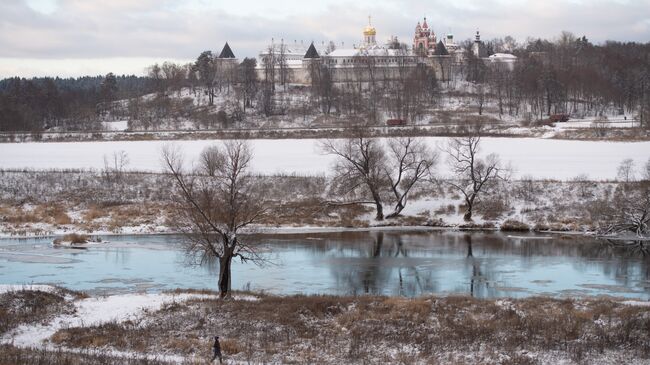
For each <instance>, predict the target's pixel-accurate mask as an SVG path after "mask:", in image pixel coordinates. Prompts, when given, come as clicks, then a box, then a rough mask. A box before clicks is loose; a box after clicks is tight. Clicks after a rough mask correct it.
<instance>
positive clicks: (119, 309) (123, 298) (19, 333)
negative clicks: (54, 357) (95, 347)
mask: <svg viewBox="0 0 650 365" xmlns="http://www.w3.org/2000/svg"><path fill="white" fill-rule="evenodd" d="M16 290H38V291H45V292H50V293H51V292H56V291H57V290H58V289H57V288H55V287H52V286H49V285H0V294H1V293H4V292H8V291H16ZM243 297H244V298H243V299H244V300H256V299H257V298H254V297H252V296H243ZM249 297H250V298H249ZM209 298H212V299H214V298H216V296H214V295H206V294H190V293H182V294H170V293H159V294H121V295H111V296H105V297H90V298H83V299H77V300H75V301H74V306H75V312H74V314H62V315H59V316H57V317H55V318H53V319H52V320H51V321H50V322H48V323H34V324H27V325H21V326H19V327H18V328H15V329H13V330H11V331H9V332H8V333H6V334H4V335H3V336H2V337H0V343H2V344H12V345H14V346H17V347H25V348H48V349H55V348H56V347H55V346H53V345H51V344H49V339H50V337H51V336H52V335H54V334H55V333H56V332H57V331H58V330H60V329H63V328H72V327H88V326H96V325H101V324H103V323H107V322H112V321H115V322H123V321H127V320H133V319H136V318H138V317H141V316H143V315H144V314H145V313H147V312H148V311H155V310H158V309H160V308H162V306H163V305H166V304H170V303H181V302H184V301H187V300H190V299H209ZM251 298H252V299H251ZM68 300H73V299H72V297H69V298H68ZM67 350H74V349H67ZM109 353H110V354H111V355H112V356H116V357H131V358H132V357H134V355H137V354H134V353H130V352H120V351H114V350H113V351H109ZM140 357H142V356H140ZM144 357H147V358H149V357H151V359H157V360H165V361H169V362H182V361H183V360H185V359H184V358H183V357H179V356H169V355H161V354H154V355H152V356H144Z"/></svg>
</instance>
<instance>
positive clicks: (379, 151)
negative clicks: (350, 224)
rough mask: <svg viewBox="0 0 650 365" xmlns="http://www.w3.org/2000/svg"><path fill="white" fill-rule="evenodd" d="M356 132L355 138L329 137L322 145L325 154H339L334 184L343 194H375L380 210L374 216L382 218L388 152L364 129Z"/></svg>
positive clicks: (335, 166)
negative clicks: (386, 153)
mask: <svg viewBox="0 0 650 365" xmlns="http://www.w3.org/2000/svg"><path fill="white" fill-rule="evenodd" d="M355 134H356V136H355V137H354V138H347V139H342V140H327V141H325V142H323V143H322V144H321V148H322V150H323V152H324V153H326V154H330V155H335V156H337V157H338V158H337V159H336V162H335V165H334V178H333V179H332V184H333V185H334V186H335V187H336V188H337V191H339V192H340V194H341V195H348V194H351V193H353V192H359V191H360V192H361V194H362V195H365V196H367V195H369V196H370V197H372V203H373V204H374V205H375V209H376V212H377V214H376V216H375V218H376V219H377V220H383V219H384V204H383V200H382V196H381V189H382V187H383V186H385V185H384V182H385V175H384V167H385V160H386V155H385V153H384V150H383V148H382V146H381V144H380V141H379V140H377V139H373V138H368V137H367V136H365V134H364V133H363V131H362V130H361V129H357V131H356V132H355ZM353 203H362V202H360V201H356V202H353Z"/></svg>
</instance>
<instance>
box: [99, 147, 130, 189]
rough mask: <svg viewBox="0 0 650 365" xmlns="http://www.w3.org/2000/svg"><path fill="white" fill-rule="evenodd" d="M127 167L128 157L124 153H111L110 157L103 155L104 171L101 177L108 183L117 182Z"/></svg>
mask: <svg viewBox="0 0 650 365" xmlns="http://www.w3.org/2000/svg"><path fill="white" fill-rule="evenodd" d="M128 165H129V155H128V154H127V153H126V152H125V151H116V152H113V154H112V155H111V156H106V155H104V170H103V171H102V175H104V179H105V180H106V181H108V182H119V181H121V180H122V177H123V176H124V170H125V169H126V166H128Z"/></svg>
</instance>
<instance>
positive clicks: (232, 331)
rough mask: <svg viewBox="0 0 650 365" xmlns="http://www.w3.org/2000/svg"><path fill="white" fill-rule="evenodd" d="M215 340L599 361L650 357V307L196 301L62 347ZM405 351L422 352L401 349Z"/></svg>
mask: <svg viewBox="0 0 650 365" xmlns="http://www.w3.org/2000/svg"><path fill="white" fill-rule="evenodd" d="M215 334H218V335H219V336H220V337H221V344H222V348H223V350H224V354H226V355H227V356H228V357H230V358H232V359H236V360H239V361H254V362H282V363H305V362H309V363H377V362H388V363H398V362H401V363H405V364H410V363H416V362H420V363H439V362H441V361H442V362H444V363H455V360H454V361H445V359H446V357H445V356H449V354H453V353H455V352H454V351H455V350H461V351H468V352H477V351H478V352H481V353H482V355H481V356H485V359H486V360H485V362H486V363H500V361H502V360H503V359H507V360H508V362H504V363H508V364H519V363H521V364H530V363H535V362H531V361H532V360H530V358H529V357H527V356H524V355H521V354H520V352H521V351H522V350H523V349H525V350H527V351H542V352H543V351H549V352H557V353H559V354H561V356H564V358H568V359H588V358H597V357H598V356H600V354H602V353H603V352H605V351H623V354H622V356H624V357H625V356H627V358H628V359H629V358H635V357H636V358H647V357H648V356H650V317H649V316H647V309H645V308H641V307H629V306H625V305H622V304H620V303H616V302H613V301H608V300H588V301H583V302H575V301H572V300H557V299H549V298H531V299H525V300H511V301H505V302H501V303H498V302H496V301H485V300H477V299H472V298H469V297H446V298H435V297H428V298H418V299H407V298H386V297H370V296H364V297H331V296H293V297H274V296H261V297H260V299H259V300H258V301H244V300H226V301H223V300H193V301H190V302H188V304H187V305H179V304H170V305H167V306H165V307H164V308H163V309H162V310H160V311H158V312H156V313H154V314H152V315H151V317H150V318H147V319H146V320H143V321H140V322H136V323H132V322H127V323H122V324H115V323H113V324H106V325H102V326H97V327H91V328H84V329H63V330H60V331H59V332H58V333H57V335H56V336H55V338H54V341H55V342H56V343H58V344H63V345H66V346H73V347H83V346H98V345H99V346H112V347H116V348H118V349H123V350H137V351H145V352H146V351H153V350H154V349H157V348H160V347H163V348H165V349H168V350H170V351H172V352H174V353H179V354H184V355H196V356H205V357H208V356H209V352H210V344H211V341H210V340H211V336H213V335H215ZM404 348H411V349H413V350H412V351H401V350H398V349H404ZM391 349H395V350H397V351H387V350H391ZM485 349H490V350H489V351H486V350H485ZM390 353H392V355H391V354H390ZM505 355H507V356H505ZM504 356H505V357H504ZM498 359H501V360H498ZM497 360H498V361H497ZM479 362H483V361H479ZM458 363H466V362H464V361H460V362H458ZM469 363H471V362H469Z"/></svg>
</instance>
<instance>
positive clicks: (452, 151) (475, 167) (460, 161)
mask: <svg viewBox="0 0 650 365" xmlns="http://www.w3.org/2000/svg"><path fill="white" fill-rule="evenodd" d="M480 142H481V137H480V135H478V134H473V135H469V136H466V137H461V138H452V139H451V140H450V141H449V143H448V144H447V146H446V149H445V152H446V153H447V155H448V160H447V161H448V163H449V166H450V168H451V172H452V173H453V175H454V178H453V180H449V181H448V183H449V185H451V186H452V187H453V188H455V189H456V190H458V191H459V192H460V193H461V194H462V195H463V197H464V199H465V204H466V205H467V211H466V212H465V215H464V216H463V218H464V219H465V220H466V221H471V220H472V210H473V208H474V204H475V203H476V199H477V198H478V196H479V194H481V193H483V192H485V191H487V189H488V188H489V187H490V185H491V184H492V183H493V182H495V181H496V180H498V179H504V178H505V172H506V169H504V168H503V167H502V166H501V161H500V159H499V157H498V156H497V155H496V154H489V155H487V156H486V157H485V159H482V158H479V157H478V154H479V152H480V150H479V145H480Z"/></svg>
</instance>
